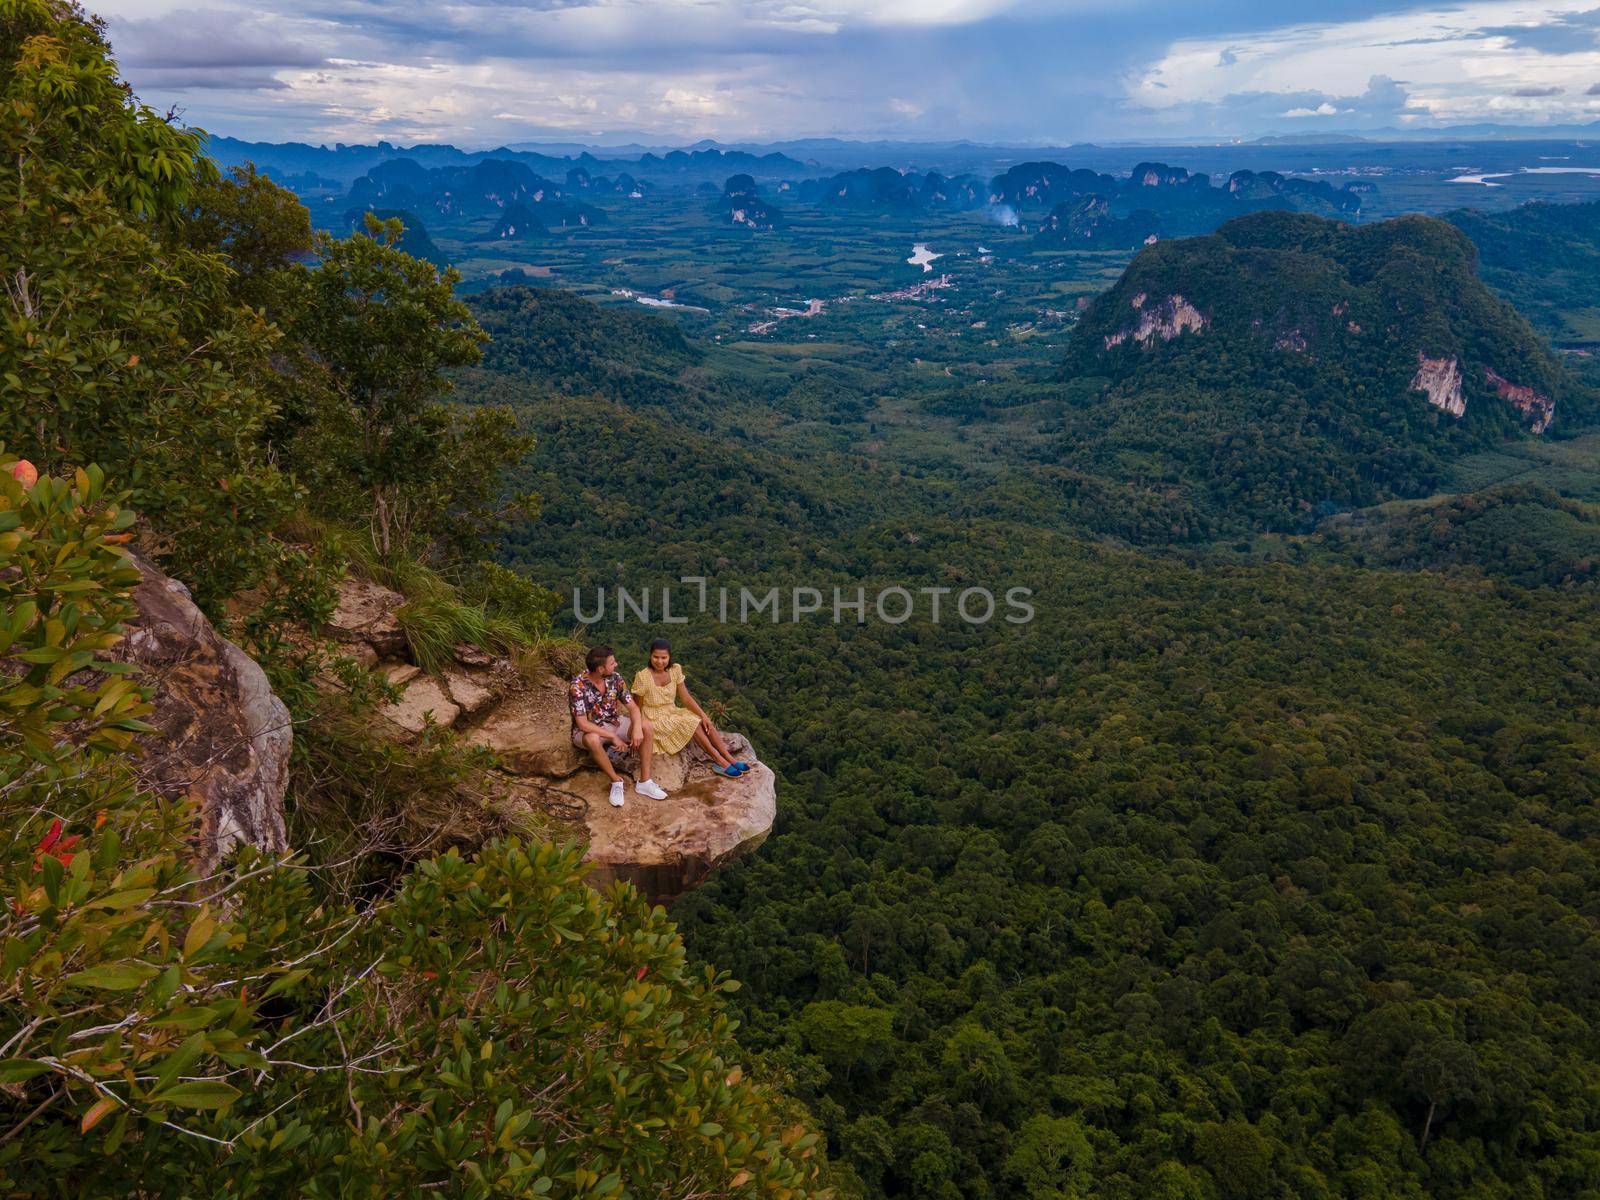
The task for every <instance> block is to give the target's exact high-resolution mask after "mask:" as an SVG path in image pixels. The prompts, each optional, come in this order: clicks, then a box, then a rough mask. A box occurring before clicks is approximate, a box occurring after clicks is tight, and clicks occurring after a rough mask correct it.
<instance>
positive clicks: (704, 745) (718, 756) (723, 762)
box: [694, 725, 733, 768]
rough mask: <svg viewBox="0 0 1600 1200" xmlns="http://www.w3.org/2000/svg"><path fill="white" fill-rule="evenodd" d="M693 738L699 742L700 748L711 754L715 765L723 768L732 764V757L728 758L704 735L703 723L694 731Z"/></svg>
mask: <svg viewBox="0 0 1600 1200" xmlns="http://www.w3.org/2000/svg"><path fill="white" fill-rule="evenodd" d="M694 740H695V741H696V742H697V743H699V746H700V749H702V750H704V751H705V752H706V753H707V754H709V755H711V759H712V761H713V762H715V763H716V764H717V766H719V767H723V768H727V767H731V766H733V759H731V758H729V757H728V756H727V754H725V753H724V752H723V751H721V750H718V749H717V748H716V747H715V746H713V745H712V744H711V739H710V738H709V737H707V736H706V730H705V726H704V725H702V726H701V727H700V728H699V729H696V730H695V731H694ZM719 740H720V739H719Z"/></svg>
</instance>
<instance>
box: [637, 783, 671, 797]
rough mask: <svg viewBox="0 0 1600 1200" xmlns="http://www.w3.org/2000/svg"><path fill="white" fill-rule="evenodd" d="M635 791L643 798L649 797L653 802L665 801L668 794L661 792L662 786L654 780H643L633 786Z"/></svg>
mask: <svg viewBox="0 0 1600 1200" xmlns="http://www.w3.org/2000/svg"><path fill="white" fill-rule="evenodd" d="M633 790H634V791H636V792H638V793H639V795H641V796H649V797H650V799H652V800H665V799H666V798H667V794H666V793H665V792H664V791H662V790H661V785H660V784H659V783H657V782H656V781H655V780H654V779H641V780H640V781H639V782H638V783H636V784H634V785H633Z"/></svg>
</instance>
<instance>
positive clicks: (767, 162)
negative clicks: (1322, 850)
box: [206, 137, 810, 186]
mask: <svg viewBox="0 0 1600 1200" xmlns="http://www.w3.org/2000/svg"><path fill="white" fill-rule="evenodd" d="M206 148H207V151H208V152H209V153H210V154H211V156H212V158H214V159H216V160H217V162H219V163H221V164H222V165H224V166H238V165H241V164H243V163H246V162H253V163H255V164H256V166H257V167H260V168H261V169H262V170H264V171H267V172H268V173H269V174H271V175H272V177H273V178H274V179H279V180H283V181H285V182H286V183H287V180H288V179H290V178H294V177H302V176H312V177H315V178H316V179H318V180H326V181H333V182H335V183H336V184H338V185H340V186H349V185H350V184H351V183H353V182H354V181H355V180H356V179H358V178H360V177H361V176H363V175H365V174H367V173H368V172H370V171H371V170H372V169H373V168H375V167H378V166H381V165H382V164H384V163H387V162H391V161H395V160H408V161H410V162H412V163H415V164H416V165H417V166H420V167H426V168H430V169H431V168H438V167H463V166H472V165H474V164H477V163H481V162H485V161H490V160H493V161H500V162H514V163H520V164H521V165H523V166H525V167H527V168H529V169H530V170H535V171H543V172H548V173H551V174H557V175H565V173H566V172H567V171H568V170H571V169H574V168H581V169H583V170H585V171H587V172H589V173H590V174H594V175H599V174H609V175H617V174H621V173H624V172H631V173H633V174H636V175H658V176H668V177H670V176H692V177H696V178H705V179H711V178H715V179H722V178H724V177H726V176H727V175H728V174H729V173H730V172H737V171H755V172H757V173H759V174H762V175H765V176H773V175H780V174H791V175H796V176H798V175H802V174H804V173H805V172H806V171H807V170H808V169H810V168H809V167H808V165H807V164H806V163H803V162H800V161H799V160H797V159H792V158H788V157H786V156H785V155H782V154H776V153H767V154H759V155H758V154H749V153H746V152H745V151H742V150H734V151H722V150H718V149H701V150H693V151H685V150H671V151H668V152H667V153H665V154H656V153H654V152H645V153H643V154H637V155H618V156H612V155H611V154H610V153H609V152H608V153H607V154H606V155H605V156H600V155H596V154H594V153H592V152H591V151H589V150H584V151H583V152H582V153H579V154H576V155H555V154H548V153H538V152H532V151H525V150H516V149H512V148H510V147H505V146H502V147H500V148H498V149H494V150H472V151H469V150H461V149H458V148H457V147H455V146H451V145H444V144H418V145H415V146H396V145H394V144H393V143H391V142H378V143H377V144H376V145H371V146H347V145H345V144H344V143H343V142H338V143H335V144H334V145H333V146H332V147H331V148H330V147H328V146H325V145H324V146H312V145H308V144H306V143H304V142H246V141H240V140H238V139H236V138H229V137H212V138H209V139H208V140H207V143H206ZM563 148H570V147H563Z"/></svg>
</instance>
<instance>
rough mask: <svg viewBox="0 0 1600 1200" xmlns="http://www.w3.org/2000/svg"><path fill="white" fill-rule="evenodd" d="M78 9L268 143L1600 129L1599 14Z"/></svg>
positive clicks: (159, 80) (1224, 2) (1214, 4)
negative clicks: (1444, 127)
mask: <svg viewBox="0 0 1600 1200" xmlns="http://www.w3.org/2000/svg"><path fill="white" fill-rule="evenodd" d="M1596 2H1600V0H1590V3H1591V4H1594V3H1596ZM91 7H92V8H93V10H94V11H96V12H98V13H99V14H100V15H101V16H102V17H104V18H105V19H106V22H107V25H108V27H109V31H110V36H111V41H112V46H113V47H114V49H115V51H116V53H117V57H118V60H119V62H120V63H121V66H122V70H123V74H124V75H125V76H126V77H127V78H128V79H129V80H130V82H132V84H133V85H134V87H135V88H136V90H137V91H138V92H139V94H140V95H141V96H142V97H143V98H144V99H145V100H146V101H147V102H149V103H151V104H154V105H158V106H160V107H162V108H166V107H168V106H172V105H176V106H178V107H180V108H181V109H182V110H183V111H184V113H185V115H186V117H187V119H188V120H189V121H190V122H191V123H193V124H197V125H200V126H202V127H204V128H206V129H208V130H210V131H212V132H214V133H222V134H231V135H233V136H237V137H247V138H261V139H273V140H282V139H290V138H293V139H296V140H307V141H317V142H320V141H330V142H331V141H345V142H359V141H373V140H376V139H378V138H388V139H390V140H394V141H404V142H413V141H422V140H440V141H452V142H454V143H456V144H458V145H464V146H477V147H487V146H496V145H501V144H504V143H508V142H516V141H526V140H551V139H560V140H596V139H601V140H618V139H621V138H632V137H637V138H640V139H643V140H649V141H657V142H677V143H682V142H687V141H692V140H694V139H696V138H699V137H715V138H719V139H722V140H725V141H726V140H743V139H750V140H756V139H760V140H776V139H780V138H789V137H812V136H839V137H893V138H910V139H926V138H949V137H965V138H970V139H973V140H984V141H1002V140H1003V141H1013V142H1023V143H1026V142H1044V143H1064V142H1070V141H1082V140H1093V139H1101V140H1111V139H1131V138H1140V137H1189V136H1213V135H1215V136H1220V137H1227V136H1255V135H1259V134H1262V133H1268V132H1295V131H1310V130H1316V129H1341V130H1362V129H1375V128H1382V127H1386V126H1400V127H1415V126H1424V127H1425V126H1428V125H1432V124H1453V123H1462V122H1478V121H1493V122H1498V123H1503V124H1545V123H1552V122H1574V121H1593V120H1596V119H1600V7H1586V6H1585V5H1583V4H1581V3H1580V4H1572V3H1561V2H1559V0H1558V2H1555V3H1551V2H1545V3H1508V2H1500V0H1466V2H1464V3H1457V4H1453V5H1447V4H1444V3H1433V4H1412V5H1407V4H1405V3H1403V2H1400V0H1389V2H1388V3H1376V2H1370V0H1323V2H1322V3H1321V4H1318V5H1293V4H1283V3H1281V2H1277V0H1183V2H1182V3H1174V2H1171V0H1162V2H1154V0H1055V2H1053V3H1046V2H1043V0H747V2H745V3H734V2H733V0H395V2H383V0H254V2H223V3H208V4H196V3H194V0H102V2H101V3H99V4H97V5H95V4H91ZM1310 11H1315V12H1316V17H1317V19H1316V20H1315V21H1314V22H1311V21H1305V20H1291V18H1293V17H1295V16H1296V15H1297V14H1299V13H1305V12H1310Z"/></svg>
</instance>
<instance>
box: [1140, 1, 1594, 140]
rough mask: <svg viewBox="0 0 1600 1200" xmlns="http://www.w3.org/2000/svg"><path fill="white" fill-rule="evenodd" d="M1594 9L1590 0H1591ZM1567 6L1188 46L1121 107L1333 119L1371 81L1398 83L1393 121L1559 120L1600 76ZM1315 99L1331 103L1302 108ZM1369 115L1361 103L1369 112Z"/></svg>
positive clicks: (1439, 11)
mask: <svg viewBox="0 0 1600 1200" xmlns="http://www.w3.org/2000/svg"><path fill="white" fill-rule="evenodd" d="M1589 2H1590V4H1591V5H1592V3H1593V0H1589ZM1592 28H1593V23H1592V21H1591V20H1590V17H1589V14H1588V13H1586V12H1585V11H1584V10H1583V8H1581V7H1580V5H1579V4H1576V3H1570V2H1569V3H1553V4H1552V3H1543V4H1539V3H1533V4H1530V3H1526V2H1518V0H1477V2H1469V3H1465V4H1462V5H1460V6H1458V7H1451V8H1446V7H1430V8H1421V9H1415V10H1412V11H1409V12H1393V13H1386V14H1382V15H1379V16H1374V17H1369V18H1365V19H1361V20H1354V21H1346V22H1340V23H1302V24H1296V25H1287V26H1283V27H1280V28H1277V29H1273V30H1269V31H1267V32H1264V33H1257V34H1253V35H1249V34H1247V35H1240V34H1231V35H1229V36H1226V37H1222V36H1218V37H1205V38H1192V39H1185V40H1181V41H1178V42H1175V43H1174V44H1173V45H1172V46H1171V47H1169V48H1168V50H1167V52H1166V53H1165V54H1164V55H1163V56H1161V57H1160V58H1159V59H1157V60H1156V61H1155V62H1153V63H1151V64H1150V65H1149V66H1148V67H1146V68H1145V69H1144V70H1142V71H1140V72H1137V73H1135V75H1134V76H1133V77H1132V78H1131V79H1130V80H1129V84H1128V94H1129V97H1130V99H1132V100H1134V101H1135V102H1137V103H1138V104H1140V105H1142V106H1144V107H1146V108H1149V109H1153V110H1165V111H1168V112H1171V111H1172V110H1177V109H1182V108H1185V107H1192V106H1195V105H1214V106H1219V107H1227V106H1229V105H1231V104H1233V103H1234V102H1235V101H1236V99H1237V98H1240V97H1246V98H1248V97H1257V96H1264V95H1278V96H1282V97H1294V98H1295V100H1296V101H1298V102H1297V103H1295V104H1293V105H1292V106H1291V107H1290V108H1288V109H1287V110H1283V109H1281V108H1280V110H1279V112H1280V115H1282V116H1285V117H1295V118H1304V117H1309V116H1325V115H1331V114H1329V113H1327V112H1325V109H1326V108H1327V107H1328V106H1329V103H1330V101H1333V102H1335V107H1343V105H1339V104H1337V103H1336V102H1337V98H1338V97H1341V96H1356V95H1359V94H1361V93H1362V91H1363V88H1364V86H1365V85H1366V84H1367V82H1368V79H1369V77H1372V76H1374V75H1378V76H1384V77H1389V78H1393V79H1402V80H1404V81H1405V82H1404V85H1403V86H1404V94H1405V97H1406V110H1405V111H1401V112H1397V113H1395V114H1393V115H1394V116H1396V117H1397V118H1398V119H1402V120H1404V119H1406V118H1408V117H1409V118H1416V117H1419V116H1428V117H1432V118H1434V119H1438V120H1442V121H1456V120H1470V119H1473V118H1476V117H1481V116H1488V115H1490V114H1492V113H1495V112H1497V111H1499V110H1501V109H1503V108H1504V107H1505V106H1506V97H1507V96H1508V95H1515V96H1517V97H1519V100H1521V101H1525V102H1527V103H1523V104H1522V105H1521V107H1520V110H1519V111H1521V112H1522V113H1523V114H1524V116H1525V117H1527V116H1534V117H1538V116H1551V117H1554V116H1559V115H1561V114H1562V113H1564V112H1581V111H1582V109H1583V106H1582V105H1581V104H1575V103H1573V102H1571V101H1570V100H1569V101H1563V100H1561V97H1562V96H1563V95H1564V94H1567V93H1570V92H1578V93H1581V92H1582V91H1583V90H1584V88H1585V87H1587V86H1588V84H1589V83H1590V81H1592V80H1593V79H1594V77H1595V75H1596V73H1597V72H1600V45H1597V44H1596V42H1595V39H1594V37H1593V36H1591V34H1590V31H1591V29H1592ZM1308 88H1312V89H1314V92H1313V93H1312V95H1313V96H1316V95H1326V96H1327V97H1329V100H1318V101H1316V102H1314V103H1313V102H1309V101H1303V100H1300V97H1302V96H1306V95H1307V89H1308ZM1369 107H1370V106H1369Z"/></svg>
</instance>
